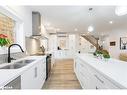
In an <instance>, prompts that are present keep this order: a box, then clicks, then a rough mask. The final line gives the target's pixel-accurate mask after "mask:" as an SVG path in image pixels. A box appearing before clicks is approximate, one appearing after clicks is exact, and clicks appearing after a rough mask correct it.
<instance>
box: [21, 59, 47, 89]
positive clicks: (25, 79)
mask: <svg viewBox="0 0 127 95" xmlns="http://www.w3.org/2000/svg"><path fill="white" fill-rule="evenodd" d="M45 79H46V62H45V61H44V60H41V61H39V62H37V63H36V64H35V65H33V66H32V67H31V68H30V69H29V70H27V71H25V72H24V73H23V74H22V75H21V89H41V88H42V86H43V84H44V82H45Z"/></svg>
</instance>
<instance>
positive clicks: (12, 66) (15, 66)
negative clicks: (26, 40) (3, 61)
mask: <svg viewBox="0 0 127 95" xmlns="http://www.w3.org/2000/svg"><path fill="white" fill-rule="evenodd" d="M33 61H35V60H22V61H18V62H15V63H14V64H10V65H7V66H4V67H1V68H0V69H18V68H21V67H23V66H26V65H28V64H30V63H32V62H33Z"/></svg>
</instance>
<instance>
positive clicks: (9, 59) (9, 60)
mask: <svg viewBox="0 0 127 95" xmlns="http://www.w3.org/2000/svg"><path fill="white" fill-rule="evenodd" d="M12 46H18V47H19V48H20V50H21V51H22V52H24V51H23V49H22V47H21V46H20V45H19V44H11V45H10V46H9V47H8V63H10V62H11V59H12V58H11V57H10V48H11V47H12Z"/></svg>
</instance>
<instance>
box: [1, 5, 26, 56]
mask: <svg viewBox="0 0 127 95" xmlns="http://www.w3.org/2000/svg"><path fill="white" fill-rule="evenodd" d="M0 12H1V13H2V14H4V15H6V16H8V17H10V18H12V19H13V20H15V41H14V42H15V43H17V44H20V45H21V47H22V48H23V49H24V50H25V40H24V39H25V38H24V37H25V35H24V31H23V25H24V23H23V20H22V18H21V17H20V16H19V15H18V14H17V13H16V12H15V11H14V10H13V9H11V8H10V7H9V6H0ZM7 50H8V47H0V54H7ZM16 52H21V51H20V49H19V48H18V47H15V46H14V47H12V48H11V53H16Z"/></svg>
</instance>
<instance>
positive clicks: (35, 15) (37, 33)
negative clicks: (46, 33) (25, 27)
mask: <svg viewBox="0 0 127 95" xmlns="http://www.w3.org/2000/svg"><path fill="white" fill-rule="evenodd" d="M30 38H42V34H41V14H40V13H39V12H32V36H31V37H30Z"/></svg>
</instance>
